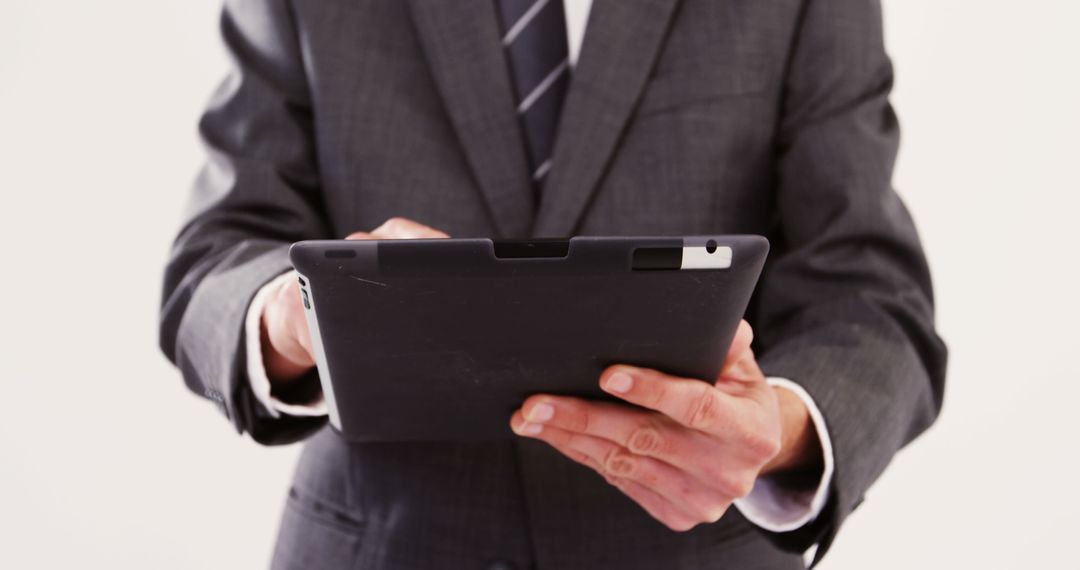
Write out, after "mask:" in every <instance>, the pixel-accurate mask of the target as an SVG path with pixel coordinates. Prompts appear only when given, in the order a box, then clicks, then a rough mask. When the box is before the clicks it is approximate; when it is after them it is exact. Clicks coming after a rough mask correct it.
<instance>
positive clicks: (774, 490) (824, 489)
mask: <svg viewBox="0 0 1080 570" xmlns="http://www.w3.org/2000/svg"><path fill="white" fill-rule="evenodd" d="M768 382H769V385H770V386H774V387H780V388H784V389H785V390H790V391H792V392H794V393H795V395H796V396H798V397H799V399H800V400H802V402H803V404H805V405H806V409H807V410H809V411H810V420H811V421H812V422H814V429H815V430H817V436H818V441H820V442H821V456H822V458H823V460H824V469H822V471H821V481H820V482H819V483H818V485H817V488H815V489H803V490H792V489H787V488H784V487H783V486H782V485H780V484H778V483H777V482H776V481H774V480H772V479H769V478H768V477H762V478H759V479H758V480H757V482H756V483H755V484H754V489H753V490H752V491H750V494H749V495H747V496H746V497H743V498H742V499H739V500H737V501H735V508H737V509H739V512H741V513H742V515H743V516H744V517H746V520H748V521H750V522H751V523H753V524H755V525H757V526H759V527H761V528H763V529H765V530H767V531H770V532H790V531H793V530H796V529H798V528H800V527H802V526H803V525H805V524H807V523H809V522H810V521H812V520H814V519H816V518H817V516H818V515H820V514H821V511H822V509H824V508H825V501H826V500H827V499H828V498H829V484H830V483H831V482H832V477H833V470H834V469H835V460H834V458H833V449H832V440H831V439H829V431H828V430H827V429H826V427H825V418H824V416H822V415H821V410H819V409H818V407H817V404H815V403H814V400H813V398H811V397H810V394H809V393H808V392H807V391H806V390H805V389H803V387H802V386H799V385H798V384H796V383H794V382H792V381H791V380H788V379H787V378H769V379H768Z"/></svg>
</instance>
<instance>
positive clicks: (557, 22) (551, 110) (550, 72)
mask: <svg viewBox="0 0 1080 570" xmlns="http://www.w3.org/2000/svg"><path fill="white" fill-rule="evenodd" d="M498 8H499V9H498V12H499V20H500V23H501V24H502V30H503V38H502V43H503V47H504V48H505V49H506V55H507V61H508V63H509V64H510V75H511V77H512V79H513V84H514V92H515V96H516V103H517V113H518V119H519V120H520V122H521V126H522V131H523V132H524V135H525V147H526V150H527V151H528V153H527V154H528V157H529V167H530V171H531V178H532V181H533V186H534V188H535V189H536V192H537V195H538V196H539V192H540V190H541V189H542V188H543V185H544V181H545V180H546V178H547V174H548V171H550V170H551V155H552V149H553V147H554V146H555V135H556V131H557V129H558V125H559V112H560V111H561V110H562V106H563V100H564V99H566V92H567V89H568V88H569V86H570V65H569V59H568V58H569V53H568V48H567V41H566V16H565V14H564V12H563V3H562V0H498Z"/></svg>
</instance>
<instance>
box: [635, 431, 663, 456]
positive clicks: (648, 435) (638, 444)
mask: <svg viewBox="0 0 1080 570" xmlns="http://www.w3.org/2000/svg"><path fill="white" fill-rule="evenodd" d="M627 447H628V448H629V449H630V451H632V452H634V453H637V454H639V455H656V454H658V453H659V452H660V451H661V450H662V449H664V447H665V443H664V438H663V436H661V435H660V432H659V431H657V430H656V429H655V428H653V427H652V426H642V427H638V428H636V429H635V430H634V431H633V433H631V434H630V440H629V441H628V445H627Z"/></svg>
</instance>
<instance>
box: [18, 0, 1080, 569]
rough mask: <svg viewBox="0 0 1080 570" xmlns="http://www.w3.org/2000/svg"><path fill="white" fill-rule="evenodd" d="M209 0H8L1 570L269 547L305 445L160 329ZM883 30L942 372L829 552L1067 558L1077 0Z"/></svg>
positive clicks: (929, 15)
mask: <svg viewBox="0 0 1080 570" xmlns="http://www.w3.org/2000/svg"><path fill="white" fill-rule="evenodd" d="M217 9H218V7H217V3H216V2H211V1H208V0H201V1H192V0H183V1H181V0H156V1H153V2H147V1H145V0H143V1H135V0H100V1H97V2H86V1H79V0H56V1H52V2H35V1H32V0H21V1H20V0H16V1H14V2H13V1H12V0H0V244H2V245H0V247H2V248H3V258H2V263H3V265H2V269H0V271H2V272H3V273H2V278H0V299H2V300H3V305H2V306H0V351H2V355H0V381H2V383H3V384H2V386H3V390H2V391H0V394H2V400H0V567H4V568H36V567H110V568H112V567H123V568H161V569H163V568H226V567H231V568H254V567H261V566H264V565H265V564H266V562H267V561H268V559H269V553H270V549H271V544H272V540H273V537H274V534H275V532H276V528H277V520H278V515H279V512H280V507H281V504H282V500H283V498H284V496H285V492H286V489H287V485H288V481H289V477H290V474H291V470H292V465H293V462H294V460H295V458H296V454H297V451H298V448H297V447H295V446H294V447H288V448H279V449H266V448H261V447H259V446H257V445H255V444H254V443H252V442H251V441H250V440H249V439H246V438H240V437H237V436H236V434H235V433H234V432H233V431H232V428H231V427H230V426H229V424H227V423H226V422H225V421H224V420H222V419H221V417H219V415H218V412H217V411H216V410H215V409H214V407H213V406H212V405H210V404H209V403H207V402H205V401H203V400H200V399H198V398H196V397H195V396H193V395H191V394H189V393H188V392H187V390H186V389H185V388H184V387H183V385H182V382H181V380H180V378H179V376H178V374H177V373H176V372H175V371H174V370H173V369H172V368H171V367H170V366H169V365H168V364H167V362H166V361H165V359H164V358H163V357H162V356H161V355H160V353H159V352H158V349H157V347H156V320H157V303H158V300H159V288H160V278H161V269H162V265H163V263H164V260H165V257H166V253H167V250H168V247H169V243H170V241H171V239H172V236H173V234H174V232H175V231H176V230H177V227H178V223H179V221H180V215H181V211H182V207H183V204H184V202H185V201H186V194H187V190H188V187H189V185H190V182H191V181H192V179H193V176H194V173H195V172H196V170H197V168H198V166H199V163H200V160H201V150H200V148H199V145H198V141H197V138H196V135H195V121H196V119H197V116H198V113H199V111H200V108H201V106H202V105H203V103H204V102H205V101H206V98H207V96H208V94H209V93H210V91H211V89H212V87H213V86H214V85H215V83H216V82H217V80H218V79H219V78H220V77H221V75H222V73H223V72H224V69H225V62H224V58H223V56H222V54H221V51H220V48H219V47H218V46H219V42H218V39H217V35H216V17H217ZM886 25H887V42H888V45H889V48H890V51H891V53H892V55H893V58H894V60H895V62H896V67H897V72H898V84H897V89H896V94H895V97H894V102H895V103H896V106H897V108H898V110H899V113H900V117H901V122H902V125H903V127H904V142H903V146H902V151H901V156H900V162H899V166H898V171H897V174H896V184H897V187H898V188H899V190H900V192H901V193H902V195H903V196H904V198H905V199H906V200H907V202H908V204H909V205H910V207H911V209H912V210H913V212H914V214H915V217H916V220H917V222H918V224H919V227H920V229H921V231H922V235H923V239H924V242H925V244H926V248H927V250H928V253H929V256H930V261H931V265H932V267H933V270H934V275H935V278H936V283H937V292H938V299H939V307H940V310H939V324H940V328H941V331H942V333H943V335H944V336H945V337H946V339H947V341H948V342H949V344H950V346H951V349H952V358H951V362H950V370H949V384H948V391H947V398H946V403H945V412H944V415H943V416H942V418H941V419H940V421H939V422H938V423H937V425H936V426H934V427H933V428H932V430H931V431H930V432H928V433H927V434H926V435H925V436H924V437H923V438H921V439H920V440H918V441H917V442H916V443H915V444H914V445H912V446H911V447H910V448H909V449H907V450H906V451H904V452H902V453H901V454H900V455H899V456H898V457H897V459H896V461H895V463H894V465H893V466H892V468H891V469H890V471H889V472H888V473H887V474H886V475H885V476H884V477H883V478H882V479H881V480H880V482H879V483H878V484H877V485H876V486H875V487H874V488H873V489H872V490H871V491H870V493H869V496H868V499H867V501H866V503H864V505H863V506H862V507H861V508H860V509H859V511H858V512H856V513H855V514H854V515H852V516H851V517H850V518H849V519H848V522H847V525H846V527H845V529H844V531H843V532H842V534H841V535H840V537H839V539H838V540H837V542H836V544H835V547H834V549H833V551H832V553H831V554H830V556H829V558H828V560H827V562H826V563H825V564H824V565H823V566H822V567H823V568H826V569H829V570H840V569H865V568H877V569H880V568H898V569H900V568H903V569H906V568H916V567H920V568H952V567H961V566H963V567H980V568H1062V567H1074V568H1075V567H1078V566H1080V562H1078V561H1077V551H1076V542H1075V541H1076V535H1077V532H1078V531H1080V524H1078V523H1077V519H1076V513H1077V511H1078V510H1080V491H1078V484H1080V473H1078V469H1077V467H1078V460H1077V450H1078V446H1077V443H1076V438H1077V436H1078V435H1080V429H1078V428H1077V421H1076V418H1077V412H1076V410H1077V405H1078V401H1080V364H1078V362H1080V359H1078V358H1077V353H1078V352H1080V342H1078V341H1080V334H1078V333H1077V332H1076V329H1077V321H1078V319H1080V307H1078V301H1077V299H1078V295H1080V278H1078V271H1077V269H1076V265H1077V263H1080V255H1077V252H1076V250H1077V247H1078V246H1080V239H1078V237H1077V235H1078V231H1080V228H1078V226H1080V218H1078V215H1080V197H1078V196H1080V182H1078V177H1080V170H1078V168H1077V165H1078V163H1080V142H1078V138H1077V137H1078V136H1080V111H1078V106H1080V73H1078V71H1077V70H1078V69H1080V3H1078V2H1076V0H1058V1H1054V0H1032V1H1030V2H1022V3H1018V2H1006V1H1004V0H950V1H947V2H942V1H939V0H891V1H888V2H887V5H886ZM358 229H359V228H358Z"/></svg>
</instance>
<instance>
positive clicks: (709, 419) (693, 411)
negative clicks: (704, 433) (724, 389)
mask: <svg viewBox="0 0 1080 570" xmlns="http://www.w3.org/2000/svg"><path fill="white" fill-rule="evenodd" d="M719 415H720V405H719V402H717V400H716V395H715V394H713V393H712V389H711V388H709V387H707V386H706V387H705V389H704V390H702V392H701V394H700V395H698V396H697V397H696V398H694V401H693V403H692V404H691V405H690V407H689V408H688V409H687V412H686V417H685V418H684V420H685V422H684V423H685V424H686V425H688V426H690V427H692V428H694V429H699V430H704V429H708V428H710V427H712V426H714V425H716V423H717V420H718V419H719Z"/></svg>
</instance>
